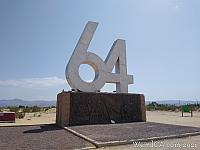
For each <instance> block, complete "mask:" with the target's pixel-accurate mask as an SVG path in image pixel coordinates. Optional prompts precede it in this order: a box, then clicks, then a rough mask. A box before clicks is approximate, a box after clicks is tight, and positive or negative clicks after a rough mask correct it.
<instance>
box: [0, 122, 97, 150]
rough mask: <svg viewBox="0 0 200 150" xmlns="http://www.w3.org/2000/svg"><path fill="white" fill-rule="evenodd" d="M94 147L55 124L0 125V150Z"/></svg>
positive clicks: (64, 149)
mask: <svg viewBox="0 0 200 150" xmlns="http://www.w3.org/2000/svg"><path fill="white" fill-rule="evenodd" d="M91 146H92V147H94V146H93V145H92V144H90V143H89V142H87V141H85V140H83V139H81V138H79V137H77V136H74V135H73V134H71V133H69V132H68V131H66V130H64V129H62V128H59V127H57V126H55V125H42V126H21V127H0V150H13V149H17V150H29V149H34V150H70V149H80V148H86V147H91Z"/></svg>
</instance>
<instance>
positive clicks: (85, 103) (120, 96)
mask: <svg viewBox="0 0 200 150" xmlns="http://www.w3.org/2000/svg"><path fill="white" fill-rule="evenodd" d="M141 121H146V110H145V102H144V95H142V94H125V93H86V92H62V93H60V94H58V98H57V124H58V125H59V126H62V127H63V126H73V125H89V124H110V123H129V122H141Z"/></svg>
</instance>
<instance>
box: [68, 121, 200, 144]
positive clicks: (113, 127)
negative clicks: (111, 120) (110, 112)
mask: <svg viewBox="0 0 200 150" xmlns="http://www.w3.org/2000/svg"><path fill="white" fill-rule="evenodd" d="M68 128H69V129H72V130H73V131H75V132H77V133H78V134H80V135H84V136H85V137H88V138H89V139H91V141H92V142H93V143H94V144H95V145H97V146H102V145H103V146H106V145H109V146H110V144H111V145H112V144H113V145H118V144H121V143H123V144H127V143H129V144H130V142H133V141H138V140H141V141H148V139H155V140H159V139H163V137H164V139H165V138H166V139H167V138H171V137H179V136H180V137H182V136H184V135H186V136H189V135H192V134H195V135H200V128H196V127H187V126H179V125H170V124H161V123H153V122H138V123H125V124H110V125H86V126H73V127H68ZM120 141H121V142H120ZM122 141H123V142H122ZM124 141H125V143H124ZM115 142H116V143H115ZM114 143H115V144H114Z"/></svg>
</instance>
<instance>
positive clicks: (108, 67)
mask: <svg viewBox="0 0 200 150" xmlns="http://www.w3.org/2000/svg"><path fill="white" fill-rule="evenodd" d="M97 25H98V23H96V22H90V21H89V22H88V23H87V25H86V26H85V29H84V31H83V33H82V35H81V37H80V39H79V41H78V43H77V45H76V47H75V49H74V52H73V54H72V56H71V58H70V60H69V62H68V65H67V67H66V72H65V75H66V79H67V81H68V83H69V85H70V86H71V87H72V88H74V89H79V90H80V91H84V92H96V91H99V90H100V89H101V88H102V87H103V86H104V85H105V83H116V92H118V93H128V84H133V76H132V75H127V65H126V44H125V40H121V39H118V40H116V41H115V42H114V43H113V45H112V48H111V50H110V52H109V53H108V56H107V58H106V59H105V61H103V60H102V59H101V58H100V57H99V56H97V55H96V54H94V53H91V52H88V51H87V50H88V47H89V44H90V41H91V40H92V37H93V35H94V32H95V30H96V28H97ZM81 64H88V65H90V66H92V68H93V69H94V70H95V78H94V80H93V81H92V82H86V81H83V80H82V79H81V78H80V76H79V67H80V65H81ZM114 66H115V72H116V73H112V69H113V68H114Z"/></svg>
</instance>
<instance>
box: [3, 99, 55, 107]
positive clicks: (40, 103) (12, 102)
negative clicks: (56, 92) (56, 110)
mask: <svg viewBox="0 0 200 150" xmlns="http://www.w3.org/2000/svg"><path fill="white" fill-rule="evenodd" d="M19 105H22V106H34V105H37V106H40V107H49V106H55V105H56V101H45V100H37V101H36V100H35V101H29V100H21V99H12V100H0V107H7V106H19Z"/></svg>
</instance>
